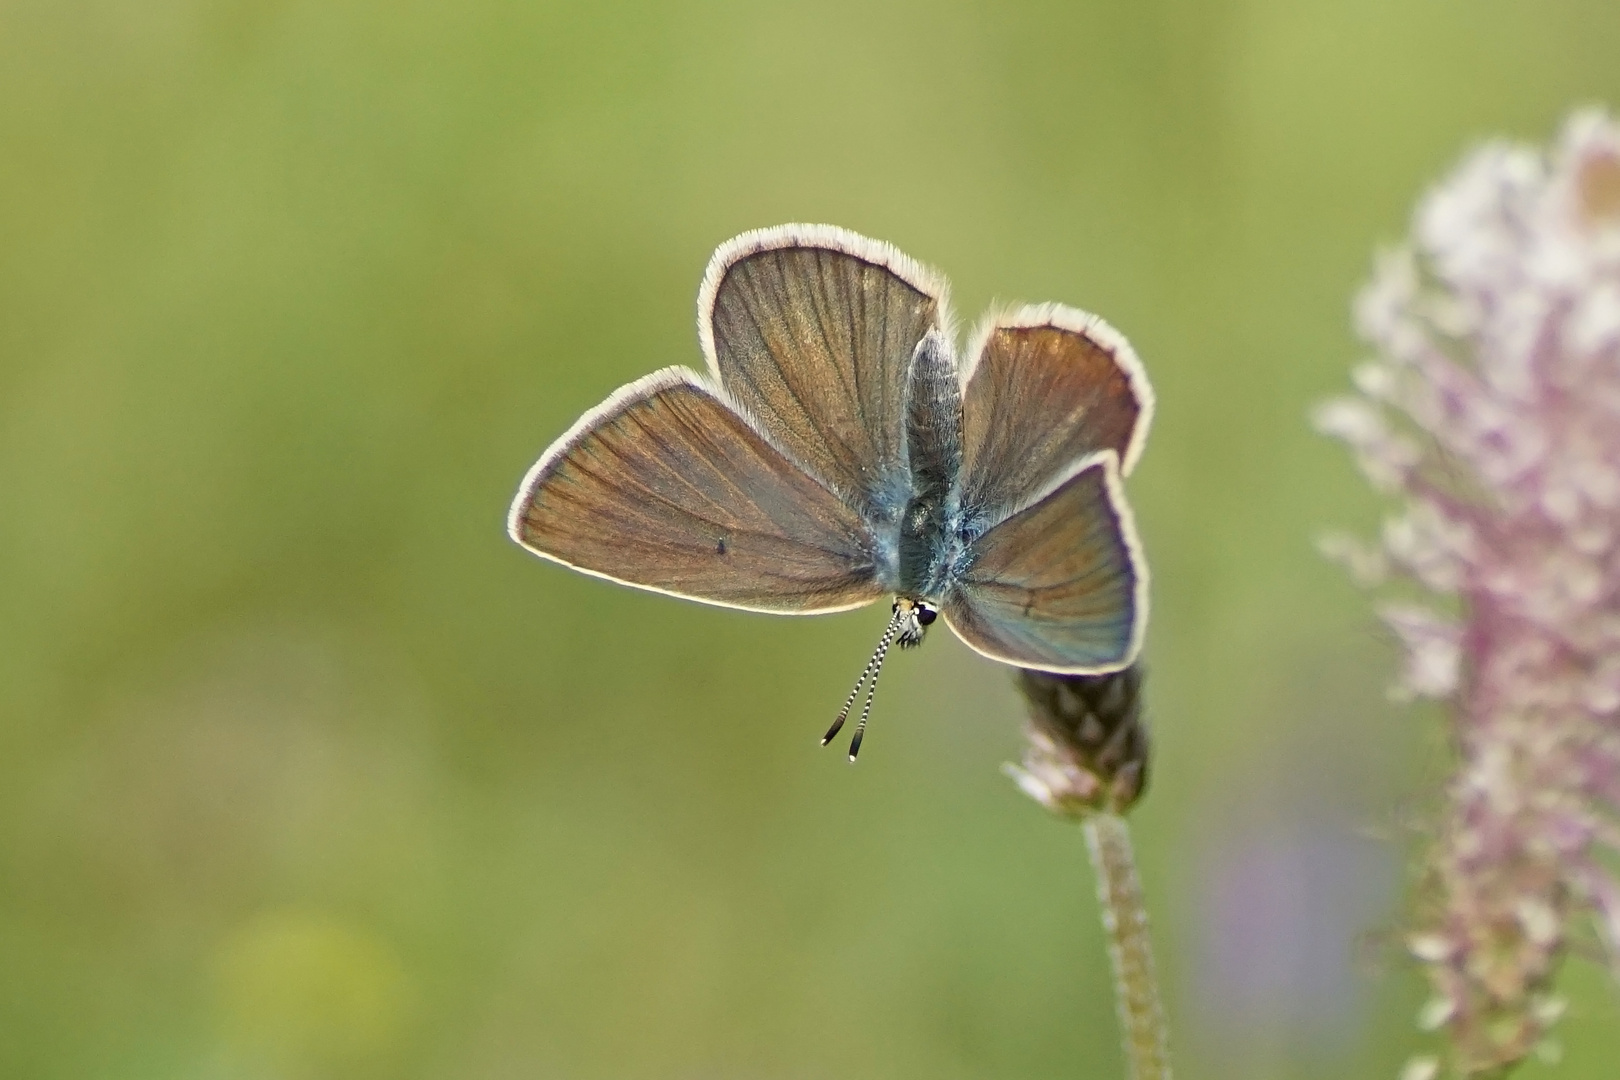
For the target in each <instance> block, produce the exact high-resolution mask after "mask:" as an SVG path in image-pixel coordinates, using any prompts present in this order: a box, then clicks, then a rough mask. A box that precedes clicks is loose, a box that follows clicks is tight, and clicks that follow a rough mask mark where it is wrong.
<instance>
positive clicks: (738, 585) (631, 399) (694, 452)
mask: <svg viewBox="0 0 1620 1080" xmlns="http://www.w3.org/2000/svg"><path fill="white" fill-rule="evenodd" d="M509 531H510V532H511V534H512V538H513V539H515V540H516V541H517V542H518V543H520V544H522V545H523V546H524V547H526V548H528V549H529V550H530V551H532V552H534V553H535V554H537V555H541V556H544V557H546V558H549V559H553V560H555V561H557V562H560V563H564V564H566V565H568V566H572V567H574V568H576V569H579V570H584V571H586V572H587V573H591V574H595V575H598V576H600V577H606V578H611V579H612V580H614V581H618V582H621V583H623V584H626V585H635V586H639V587H641V588H645V589H652V590H656V591H658V592H665V593H672V594H674V595H677V596H682V597H686V598H688V599H693V600H701V601H705V602H708V603H713V604H721V605H724V606H727V607H740V608H749V609H752V610H756V611H774V612H785V613H798V614H808V613H812V612H823V611H840V610H843V609H846V608H851V607H857V606H859V605H861V604H865V603H868V602H870V601H872V600H874V599H876V598H877V597H878V596H879V595H881V593H882V590H881V589H880V588H879V587H878V585H877V583H876V580H875V560H874V554H873V552H874V545H873V541H872V538H871V535H870V531H869V530H868V529H867V527H866V525H865V523H864V522H863V521H862V520H861V518H860V516H859V515H858V514H857V513H856V512H855V511H854V510H853V509H852V508H850V507H848V506H846V505H845V504H844V503H843V502H842V501H840V500H839V499H838V498H837V497H836V496H834V495H833V493H832V492H830V491H829V490H827V488H826V487H825V486H823V485H822V484H821V483H819V482H818V481H817V480H815V479H814V478H812V477H810V476H809V475H807V474H806V473H805V472H804V471H803V470H802V469H800V468H799V467H798V466H797V465H795V464H794V463H793V462H791V461H790V460H788V458H787V457H786V456H785V455H784V454H783V453H782V452H781V451H780V450H778V449H777V448H776V447H774V446H772V445H771V444H770V443H769V442H767V441H766V439H765V438H764V437H762V436H761V435H760V434H759V433H758V432H757V431H755V430H754V429H753V427H752V426H750V425H749V423H748V422H747V421H745V420H744V419H743V418H742V417H741V416H740V415H739V414H738V413H737V412H736V411H735V410H734V409H733V408H732V407H731V406H730V405H729V404H728V403H727V402H726V401H724V400H723V399H722V397H721V395H720V394H719V393H718V392H717V391H715V390H713V389H712V388H710V387H709V386H708V385H706V383H705V381H704V380H703V379H702V377H701V376H699V375H697V374H696V373H695V372H692V371H687V370H685V369H682V368H666V369H664V370H663V371H660V372H657V373H655V374H653V375H649V376H648V377H646V378H644V379H640V380H638V381H637V382H634V383H631V384H630V385H629V386H626V387H624V388H623V389H621V390H619V391H618V392H617V393H615V394H614V395H613V396H612V397H610V398H608V400H607V401H605V402H604V403H603V404H602V405H600V406H599V407H597V408H596V409H594V410H592V411H591V412H589V413H587V414H586V415H585V416H584V417H583V418H582V419H581V420H580V422H579V423H578V424H576V425H575V426H574V429H573V430H572V431H570V432H568V433H567V434H566V435H564V436H563V437H562V438H561V439H559V440H558V441H557V442H556V443H554V444H553V445H552V447H551V448H550V449H549V450H547V451H546V453H545V455H544V456H542V457H541V459H540V460H539V462H537V463H536V465H535V467H534V468H533V469H532V470H530V472H529V476H528V478H527V479H526V480H525V482H524V484H523V487H522V488H521V489H520V490H519V492H518V497H517V500H516V502H515V503H514V504H513V506H512V512H511V516H510V519H509Z"/></svg>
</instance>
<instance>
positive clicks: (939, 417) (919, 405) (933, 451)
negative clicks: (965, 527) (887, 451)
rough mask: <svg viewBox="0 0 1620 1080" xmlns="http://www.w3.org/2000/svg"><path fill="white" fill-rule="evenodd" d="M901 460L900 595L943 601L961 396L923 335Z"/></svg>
mask: <svg viewBox="0 0 1620 1080" xmlns="http://www.w3.org/2000/svg"><path fill="white" fill-rule="evenodd" d="M906 456H907V464H908V466H909V472H910V474H911V492H910V497H909V498H908V499H907V501H906V507H905V510H904V511H903V512H902V513H901V516H900V543H899V559H898V563H899V565H898V569H899V581H898V587H897V588H896V590H895V591H896V592H897V593H898V594H899V595H900V596H902V597H909V598H912V599H915V600H929V601H932V602H933V603H935V604H937V603H938V602H939V601H940V600H941V598H942V597H943V594H944V591H945V588H946V586H947V584H948V583H949V580H950V576H951V573H952V572H953V570H954V569H955V566H956V563H957V562H958V561H959V559H960V558H961V552H962V548H963V545H962V544H961V543H960V542H959V540H958V538H957V535H956V534H957V529H956V525H957V519H958V518H959V517H960V516H961V515H960V511H959V503H960V501H961V500H960V493H959V475H960V473H961V470H962V392H961V386H960V384H959V383H958V382H957V376H956V364H955V361H954V360H953V358H952V357H951V353H950V349H949V346H947V345H946V344H945V342H944V341H943V340H942V339H941V338H940V337H939V336H938V335H937V334H929V335H928V336H927V337H925V338H923V340H922V342H921V343H920V344H919V345H918V346H917V351H916V353H915V354H914V355H913V356H912V360H911V372H910V377H909V378H908V380H907V386H906Z"/></svg>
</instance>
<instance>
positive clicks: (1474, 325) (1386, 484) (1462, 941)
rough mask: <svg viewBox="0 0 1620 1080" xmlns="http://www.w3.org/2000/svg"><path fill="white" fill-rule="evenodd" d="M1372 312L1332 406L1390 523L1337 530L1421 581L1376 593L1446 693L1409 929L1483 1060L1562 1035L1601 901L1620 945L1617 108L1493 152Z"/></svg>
mask: <svg viewBox="0 0 1620 1080" xmlns="http://www.w3.org/2000/svg"><path fill="white" fill-rule="evenodd" d="M1356 316H1357V322H1358V325H1359V328H1360V331H1361V333H1362V334H1363V336H1364V337H1365V338H1366V339H1367V340H1368V341H1369V342H1370V343H1371V344H1372V345H1373V346H1374V347H1375V349H1376V350H1377V355H1376V356H1375V357H1374V358H1373V359H1372V360H1369V361H1368V362H1366V363H1365V364H1363V365H1362V366H1361V367H1360V368H1359V369H1357V371H1356V372H1355V378H1354V381H1355V386H1356V389H1357V391H1358V392H1357V393H1356V394H1355V395H1354V396H1350V397H1346V398H1343V399H1341V400H1337V401H1333V402H1330V403H1328V404H1326V405H1324V406H1322V407H1321V408H1320V409H1319V410H1318V412H1317V415H1316V422H1317V426H1318V427H1319V428H1320V429H1321V430H1322V431H1324V432H1326V433H1328V434H1330V435H1333V436H1335V437H1337V438H1340V439H1342V440H1343V441H1345V442H1346V443H1348V444H1349V445H1350V447H1351V448H1352V449H1353V450H1354V452H1355V454H1356V457H1357V459H1358V461H1359V463H1360V465H1361V468H1362V470H1363V472H1364V473H1365V474H1366V475H1367V477H1368V478H1369V479H1370V480H1371V481H1372V483H1373V484H1374V485H1375V486H1376V487H1378V488H1379V489H1380V490H1383V491H1387V492H1390V493H1392V494H1394V495H1395V496H1397V497H1398V498H1399V501H1400V507H1399V510H1398V511H1397V512H1396V514H1395V516H1394V517H1393V518H1392V519H1391V520H1390V521H1389V522H1388V523H1387V524H1386V525H1385V528H1384V530H1383V535H1382V536H1381V538H1380V543H1378V544H1377V545H1365V544H1360V543H1357V542H1355V541H1353V540H1348V539H1344V538H1336V539H1334V540H1332V541H1329V542H1328V544H1327V545H1326V547H1327V548H1328V550H1329V551H1330V553H1331V554H1333V555H1335V556H1337V557H1339V558H1341V559H1342V560H1343V561H1344V562H1346V564H1347V565H1349V566H1350V567H1351V569H1352V571H1353V572H1354V573H1355V574H1356V576H1357V577H1358V578H1360V579H1362V580H1363V581H1365V582H1367V583H1369V584H1376V583H1378V582H1381V581H1385V580H1387V579H1389V578H1391V577H1393V578H1396V579H1399V580H1403V581H1405V582H1407V583H1409V584H1408V587H1407V588H1406V589H1405V590H1404V592H1403V593H1402V596H1401V598H1400V599H1398V600H1393V599H1392V600H1390V601H1388V602H1386V603H1384V604H1383V606H1382V607H1381V609H1380V614H1381V615H1382V616H1383V618H1384V620H1385V621H1386V622H1387V623H1388V624H1389V626H1390V627H1391V628H1392V629H1393V630H1394V632H1395V633H1396V635H1397V636H1398V637H1399V638H1400V640H1401V642H1402V643H1403V644H1404V646H1405V651H1406V658H1407V659H1406V670H1405V673H1404V675H1403V678H1402V681H1401V684H1400V686H1401V689H1402V690H1403V691H1404V692H1405V693H1406V694H1409V695H1412V696H1421V697H1433V698H1439V699H1442V700H1444V701H1445V702H1446V703H1447V707H1448V710H1449V715H1450V722H1451V726H1452V735H1453V743H1454V746H1455V749H1456V768H1455V772H1454V774H1453V775H1452V777H1451V778H1450V780H1449V781H1448V785H1447V788H1446V796H1447V798H1446V803H1445V808H1444V810H1443V811H1442V815H1441V819H1440V821H1439V823H1438V836H1437V838H1436V840H1435V843H1434V848H1433V851H1432V852H1431V853H1430V857H1429V861H1428V867H1427V887H1426V889H1425V890H1424V894H1423V897H1422V899H1421V900H1420V903H1419V907H1418V912H1419V914H1418V919H1419V926H1418V927H1417V929H1416V930H1415V932H1414V933H1413V935H1412V937H1411V939H1410V945H1411V949H1412V952H1413V954H1414V955H1415V956H1416V957H1418V959H1420V960H1421V961H1423V962H1424V963H1425V964H1426V965H1427V967H1428V970H1429V972H1430V976H1431V979H1432V982H1433V986H1434V989H1435V999H1434V1000H1433V1001H1432V1002H1431V1003H1430V1004H1429V1005H1428V1006H1427V1007H1425V1009H1424V1011H1423V1021H1424V1023H1425V1026H1428V1027H1432V1028H1435V1029H1438V1030H1441V1031H1443V1032H1444V1033H1445V1034H1446V1035H1447V1036H1448V1038H1449V1041H1450V1060H1451V1064H1452V1066H1453V1067H1454V1068H1455V1069H1456V1070H1457V1071H1458V1072H1459V1073H1461V1074H1463V1075H1477V1074H1480V1073H1485V1072H1489V1071H1491V1070H1494V1069H1499V1068H1502V1067H1504V1066H1506V1065H1509V1064H1511V1063H1512V1062H1516V1061H1519V1060H1521V1059H1523V1058H1524V1057H1526V1056H1527V1055H1529V1054H1530V1053H1532V1052H1534V1051H1536V1050H1538V1048H1544V1047H1546V1046H1547V1045H1548V1044H1547V1042H1546V1032H1547V1029H1548V1027H1549V1026H1550V1025H1551V1024H1552V1023H1553V1021H1554V1020H1556V1018H1557V1016H1558V1013H1559V1011H1560V1009H1561V1005H1560V1002H1559V1000H1558V999H1557V998H1556V997H1555V996H1554V994H1553V987H1552V979H1553V976H1554V974H1555V970H1556V967H1557V963H1558V961H1559V959H1560V957H1561V956H1562V954H1563V953H1564V951H1565V949H1566V945H1567V942H1568V941H1569V935H1570V934H1571V932H1572V931H1575V930H1576V929H1577V927H1578V925H1579V924H1580V923H1581V922H1583V921H1591V922H1593V923H1594V924H1595V925H1596V927H1597V929H1598V931H1599V934H1600V936H1601V937H1602V938H1603V939H1604V940H1605V941H1606V944H1607V947H1608V949H1609V954H1610V958H1611V962H1612V961H1613V960H1614V958H1615V957H1616V956H1617V955H1620V882H1617V881H1616V880H1615V878H1614V876H1613V875H1612V874H1611V873H1610V872H1609V871H1607V870H1606V869H1605V868H1604V866H1603V865H1602V860H1603V859H1604V857H1605V856H1606V855H1608V854H1612V853H1614V851H1615V850H1616V848H1617V846H1620V830H1617V828H1616V824H1615V817H1614V815H1615V812H1616V810H1617V809H1620V126H1617V125H1616V123H1615V122H1614V121H1613V120H1612V119H1610V118H1609V117H1608V116H1607V115H1606V114H1604V113H1602V112H1599V111H1596V110H1592V111H1585V112H1581V113H1578V114H1576V115H1575V116H1574V117H1572V118H1571V119H1570V120H1569V122H1568V123H1567V125H1566V126H1565V128H1564V131H1563V134H1562V135H1561V137H1560V138H1559V140H1558V142H1557V145H1556V146H1555V147H1554V148H1553V149H1552V150H1551V152H1550V153H1545V154H1544V153H1541V152H1538V151H1536V150H1533V149H1530V148H1526V147H1522V146H1516V145H1509V144H1496V145H1490V146H1486V147H1484V148H1483V149H1481V150H1479V151H1477V152H1475V153H1474V154H1473V155H1472V156H1471V157H1469V158H1468V159H1467V160H1466V161H1464V162H1463V164H1462V165H1461V167H1459V168H1458V169H1457V170H1456V172H1454V173H1453V174H1452V175H1451V176H1450V177H1448V178H1447V179H1446V180H1445V181H1444V182H1443V183H1442V184H1441V185H1440V186H1439V187H1438V188H1436V189H1435V190H1434V191H1433V192H1431V193H1430V194H1429V195H1428V197H1427V198H1425V199H1424V200H1423V202H1422V204H1421V205H1420V207H1419V209H1418V212H1417V215H1416V220H1415V224H1414V227H1413V234H1412V238H1411V241H1410V244H1409V246H1407V247H1404V248H1402V249H1399V250H1397V251H1394V252H1391V253H1389V254H1387V255H1385V256H1384V257H1383V258H1382V259H1380V261H1379V264H1378V267H1377V271H1376V273H1375V274H1374V277H1373V280H1372V282H1371V283H1370V284H1369V285H1368V286H1367V288H1366V289H1365V291H1364V292H1363V293H1362V295H1361V297H1360V299H1359V301H1358V303H1357V306H1356ZM1411 584H1415V585H1417V586H1419V587H1420V589H1417V590H1414V589H1412V588H1411V587H1410V585H1411ZM1418 1071H1419V1072H1429V1073H1431V1074H1432V1071H1433V1069H1432V1068H1431V1067H1430V1066H1428V1065H1420V1066H1419V1067H1418Z"/></svg>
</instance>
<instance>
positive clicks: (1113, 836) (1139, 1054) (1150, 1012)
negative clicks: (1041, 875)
mask: <svg viewBox="0 0 1620 1080" xmlns="http://www.w3.org/2000/svg"><path fill="white" fill-rule="evenodd" d="M1083 827H1084V828H1085V831H1086V846H1087V847H1088V848H1090V849H1091V865H1092V867H1093V868H1095V870H1096V871H1097V899H1098V900H1099V901H1101V902H1102V916H1103V928H1104V929H1105V930H1107V931H1108V956H1109V959H1110V960H1112V961H1113V967H1114V999H1115V1004H1116V1005H1117V1006H1118V1009H1119V1023H1120V1027H1121V1028H1122V1029H1123V1031H1122V1035H1123V1039H1124V1048H1125V1057H1126V1059H1127V1060H1128V1061H1129V1062H1130V1075H1131V1077H1132V1080H1170V1051H1169V1045H1168V1039H1167V1037H1166V1031H1165V1023H1164V1009H1163V1008H1162V1007H1161V1006H1160V1004H1159V983H1158V979H1157V977H1156V976H1155V975H1154V971H1153V943H1152V941H1151V940H1150V939H1149V937H1148V917H1147V905H1146V903H1144V901H1143V899H1142V882H1141V880H1140V879H1139V878H1138V877H1137V875H1136V859H1135V856H1134V855H1133V854H1132V853H1131V831H1130V827H1129V826H1127V825H1126V824H1125V819H1124V818H1122V817H1120V816H1119V815H1118V814H1112V813H1107V812H1102V813H1096V814H1088V815H1087V816H1086V817H1085V818H1084V821H1083Z"/></svg>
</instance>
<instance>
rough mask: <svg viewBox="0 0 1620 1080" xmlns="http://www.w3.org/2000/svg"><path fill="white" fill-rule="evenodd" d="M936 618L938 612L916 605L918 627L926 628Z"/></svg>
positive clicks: (926, 606)
mask: <svg viewBox="0 0 1620 1080" xmlns="http://www.w3.org/2000/svg"><path fill="white" fill-rule="evenodd" d="M937 618H939V612H937V611H935V610H934V609H933V608H931V607H929V606H928V605H927V604H918V605H917V622H918V623H919V624H920V625H922V626H928V625H930V624H932V623H933V621H934V620H935V619H937Z"/></svg>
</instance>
